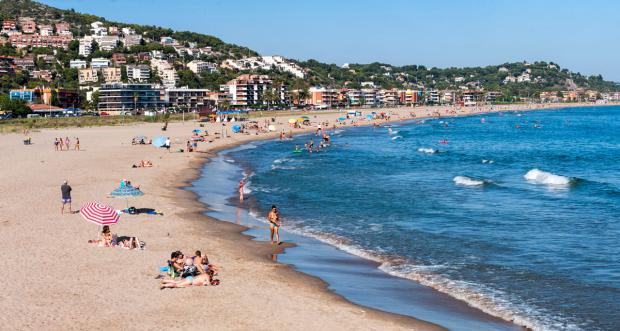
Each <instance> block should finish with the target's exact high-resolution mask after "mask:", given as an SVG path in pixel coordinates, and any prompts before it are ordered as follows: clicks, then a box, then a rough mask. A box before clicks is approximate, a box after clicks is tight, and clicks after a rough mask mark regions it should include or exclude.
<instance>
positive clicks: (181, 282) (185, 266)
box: [159, 251, 220, 290]
mask: <svg viewBox="0 0 620 331" xmlns="http://www.w3.org/2000/svg"><path fill="white" fill-rule="evenodd" d="M165 270H167V271H168V273H167V275H166V277H164V278H162V280H161V283H160V286H159V288H160V289H162V290H163V289H165V288H182V287H190V286H208V285H213V286H214V285H219V284H220V280H219V279H215V278H213V277H214V276H216V275H217V274H218V271H219V267H217V266H215V265H213V264H211V263H209V258H208V257H207V255H206V254H204V255H203V254H202V252H201V251H196V252H195V253H194V256H192V257H185V254H183V252H181V251H174V252H172V253H171V254H170V260H168V266H167V267H166V268H165Z"/></svg>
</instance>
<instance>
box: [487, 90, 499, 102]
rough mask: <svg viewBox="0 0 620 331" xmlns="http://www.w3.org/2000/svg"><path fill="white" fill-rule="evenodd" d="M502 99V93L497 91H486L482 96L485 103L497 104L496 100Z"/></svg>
mask: <svg viewBox="0 0 620 331" xmlns="http://www.w3.org/2000/svg"><path fill="white" fill-rule="evenodd" d="M502 97H503V94H502V92H499V91H488V92H487V93H486V94H485V95H484V100H485V101H486V102H490V103H493V102H497V100H499V99H501V98H502Z"/></svg>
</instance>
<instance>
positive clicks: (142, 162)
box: [131, 160, 153, 168]
mask: <svg viewBox="0 0 620 331" xmlns="http://www.w3.org/2000/svg"><path fill="white" fill-rule="evenodd" d="M131 167H132V168H152V167H153V162H151V161H150V160H140V162H138V163H135V164H134V165H133V166H131Z"/></svg>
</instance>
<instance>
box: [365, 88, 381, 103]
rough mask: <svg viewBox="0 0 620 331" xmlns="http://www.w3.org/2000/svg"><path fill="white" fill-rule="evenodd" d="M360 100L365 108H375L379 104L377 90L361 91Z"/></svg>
mask: <svg viewBox="0 0 620 331" xmlns="http://www.w3.org/2000/svg"><path fill="white" fill-rule="evenodd" d="M362 98H363V105H365V106H376V105H377V104H379V100H378V98H377V90H376V89H374V88H368V89H367V88H365V89H362Z"/></svg>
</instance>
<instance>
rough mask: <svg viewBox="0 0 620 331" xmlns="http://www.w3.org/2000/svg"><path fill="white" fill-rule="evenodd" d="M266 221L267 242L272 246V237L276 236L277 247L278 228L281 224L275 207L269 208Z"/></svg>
mask: <svg viewBox="0 0 620 331" xmlns="http://www.w3.org/2000/svg"><path fill="white" fill-rule="evenodd" d="M267 219H268V220H269V240H270V241H271V243H272V244H273V236H274V234H275V236H276V242H277V243H278V245H279V244H280V226H281V225H282V222H281V221H280V214H279V213H278V208H276V206H275V205H273V206H271V211H269V214H268V215H267Z"/></svg>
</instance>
